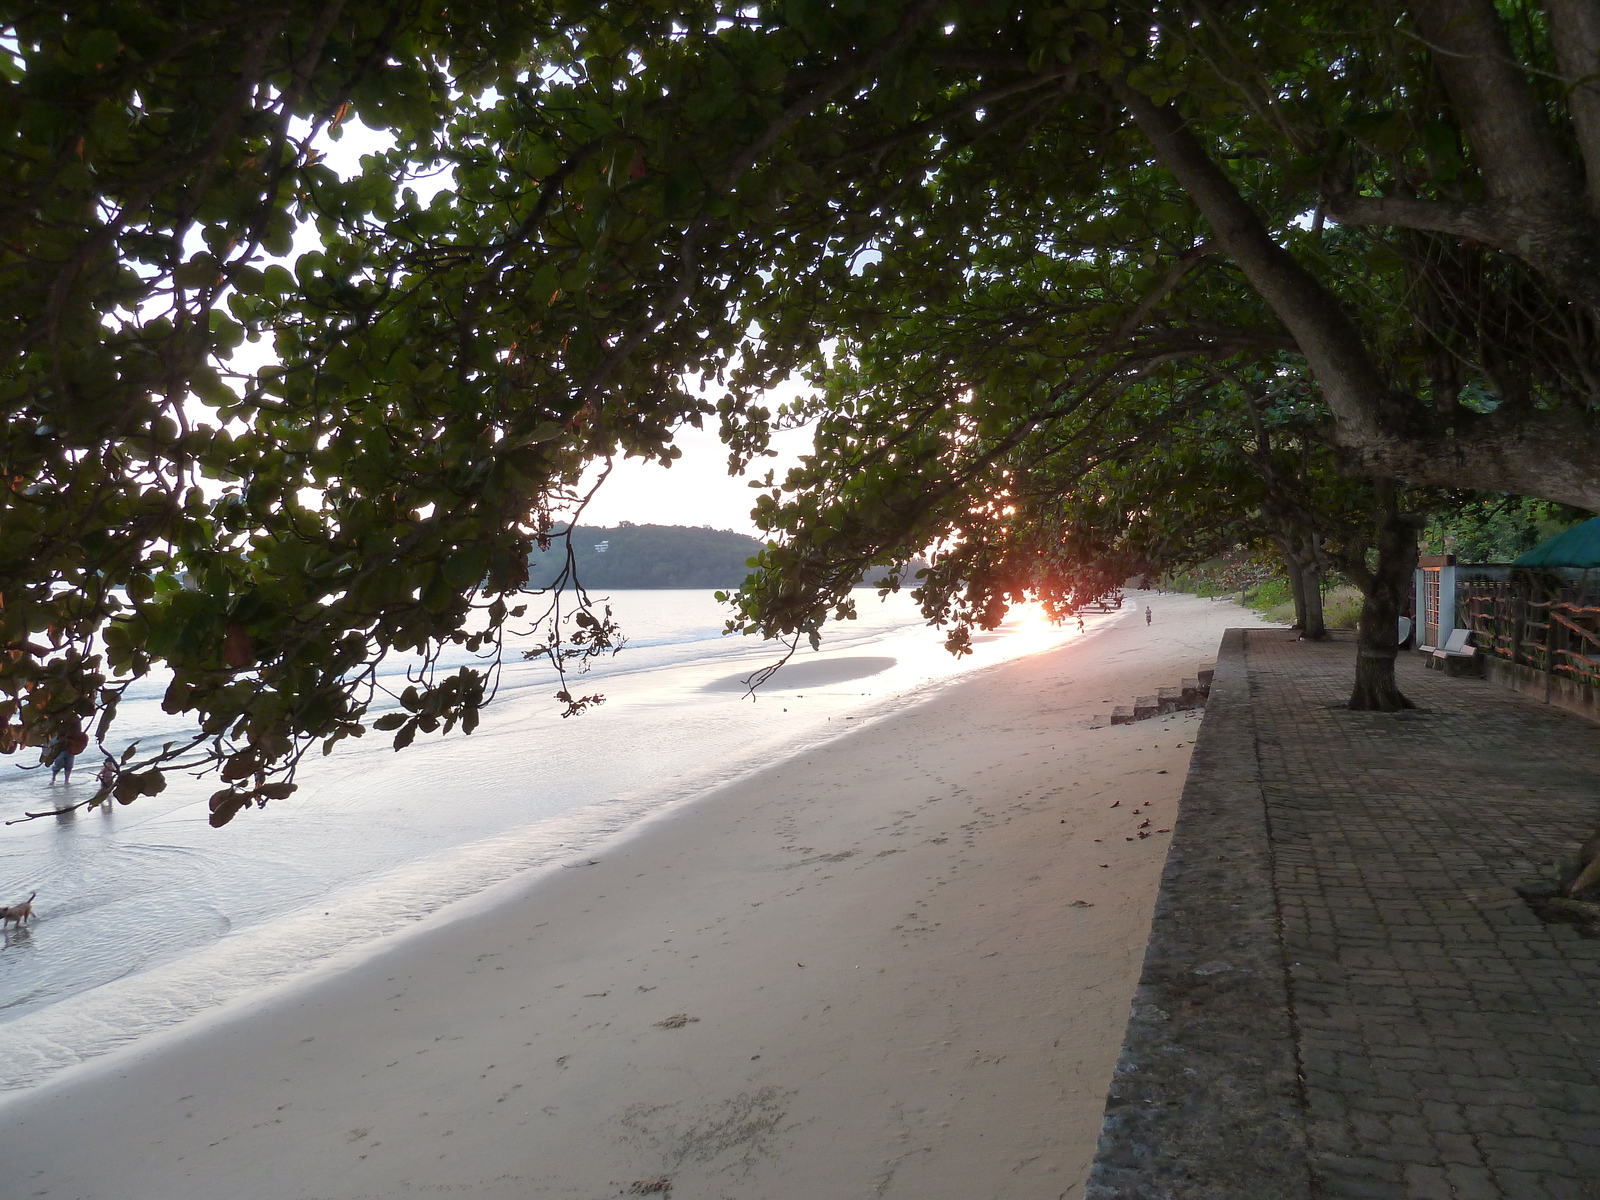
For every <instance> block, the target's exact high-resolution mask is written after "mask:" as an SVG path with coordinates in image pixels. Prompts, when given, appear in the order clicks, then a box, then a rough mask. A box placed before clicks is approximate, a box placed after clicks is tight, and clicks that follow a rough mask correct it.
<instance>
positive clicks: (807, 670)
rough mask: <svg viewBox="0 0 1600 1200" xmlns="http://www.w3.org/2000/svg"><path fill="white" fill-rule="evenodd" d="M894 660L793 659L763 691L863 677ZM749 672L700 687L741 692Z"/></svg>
mask: <svg viewBox="0 0 1600 1200" xmlns="http://www.w3.org/2000/svg"><path fill="white" fill-rule="evenodd" d="M894 664H895V660H894V659H892V658H887V657H882V656H868V655H858V656H856V657H854V658H827V659H823V660H822V661H820V662H792V663H790V664H789V665H788V666H786V667H784V668H783V670H781V671H779V672H778V673H777V674H776V675H774V676H773V677H772V678H771V679H770V680H768V681H767V684H766V686H765V687H763V688H762V689H761V690H762V691H763V692H768V693H771V692H793V691H797V690H799V689H800V688H813V687H827V686H828V685H829V684H832V683H844V682H846V681H848V680H851V679H865V678H866V677H867V676H868V675H876V674H877V673H878V672H879V671H887V670H888V669H889V668H890V667H892V666H894ZM748 678H750V672H749V671H745V672H743V673H742V674H739V675H728V676H726V677H724V678H722V679H718V680H716V681H714V682H712V683H708V684H706V685H705V687H704V688H702V689H701V690H702V691H706V692H742V691H744V690H745V687H746V685H745V680H746V679H748Z"/></svg>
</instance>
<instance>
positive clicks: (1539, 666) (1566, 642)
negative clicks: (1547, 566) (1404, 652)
mask: <svg viewBox="0 0 1600 1200" xmlns="http://www.w3.org/2000/svg"><path fill="white" fill-rule="evenodd" d="M1588 591H1589V589H1588V588H1587V587H1585V588H1583V589H1582V590H1581V591H1575V590H1574V589H1571V588H1555V589H1551V588H1541V587H1540V586H1539V585H1538V584H1537V582H1536V581H1534V580H1518V579H1512V580H1503V581H1496V582H1486V581H1483V582H1480V581H1468V582H1463V583H1461V584H1459V585H1458V589H1457V594H1456V623H1457V624H1458V625H1460V626H1461V627H1462V628H1465V629H1470V630H1472V633H1473V638H1472V643H1473V645H1474V646H1476V647H1477V648H1478V653H1479V654H1492V655H1494V656H1495V657H1497V658H1503V659H1506V660H1508V661H1509V662H1513V663H1516V664H1518V665H1519V666H1524V667H1531V668H1532V669H1533V670H1535V671H1544V672H1547V673H1551V674H1557V675H1564V676H1566V677H1568V678H1570V679H1575V680H1577V681H1578V682H1579V683H1583V684H1587V685H1588V686H1590V687H1600V606H1597V605H1596V604H1594V603H1593V602H1592V601H1591V599H1590V596H1589V594H1588ZM1463 618H1464V619H1463Z"/></svg>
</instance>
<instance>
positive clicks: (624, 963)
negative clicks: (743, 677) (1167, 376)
mask: <svg viewBox="0 0 1600 1200" xmlns="http://www.w3.org/2000/svg"><path fill="white" fill-rule="evenodd" d="M1135 595H1136V597H1137V599H1138V600H1139V602H1140V604H1141V605H1142V604H1143V603H1145V602H1146V601H1148V602H1149V603H1150V604H1152V605H1153V606H1154V608H1155V610H1156V623H1155V625H1154V626H1153V627H1151V628H1148V629H1147V628H1146V627H1145V624H1144V621H1143V618H1142V616H1141V615H1138V614H1136V613H1132V612H1130V614H1129V616H1128V617H1126V618H1122V619H1120V620H1119V621H1117V622H1116V623H1114V624H1112V625H1111V626H1109V627H1108V628H1106V629H1104V630H1103V631H1101V632H1100V633H1098V634H1095V635H1093V636H1091V637H1089V638H1088V639H1086V640H1085V641H1083V642H1082V643H1075V644H1073V645H1071V646H1069V647H1068V648H1066V649H1064V650H1061V651H1056V652H1053V653H1050V654H1045V655H1040V656H1037V657H1034V658H1030V659H1025V660H1022V661H1020V662H1015V663H1011V664H1008V665H1005V666H1001V667H997V668H994V669H992V670H989V671H987V672H985V673H983V674H981V675H979V676H978V677H976V678H974V679H972V680H970V681H968V682H965V683H962V684H958V685H955V686H953V687H951V688H949V689H947V690H946V691H944V692H942V693H940V694H939V695H937V696H936V697H935V698H933V699H932V700H930V701H929V702H927V703H925V704H922V705H919V706H917V707H915V708H913V709H911V710H908V711H905V712H902V713H900V714H899V715H897V716H893V717H890V718H887V719H884V720H882V721H880V722H877V723H875V724H872V725H871V726H869V727H867V728H864V729H862V730H860V731H858V732H855V733H853V734H851V735H849V736H847V737H845V738H843V739H841V740H839V741H836V742H833V743H831V744H829V745H828V746H827V747H825V748H824V749H823V750H820V751H817V752H814V753H812V754H810V755H807V756H803V757H801V758H799V759H795V760H792V761H788V762H783V763H780V764H778V765H776V766H774V767H773V768H771V769H770V770H768V771H766V772H764V773H762V774H760V775H758V776H755V777H753V778H750V779H748V780H745V781H743V782H741V783H738V784H736V785H733V786H731V787H728V788H725V789H723V790H721V791H719V792H717V793H714V794H712V795H709V796H707V797H705V798H704V799H703V800H700V801H698V802H696V803H694V804H692V805H688V806H685V807H683V808H681V809H679V810H677V811H676V812H674V813H672V814H671V815H669V816H668V817H666V818H663V819H661V820H657V821H655V822H652V823H650V824H648V825H647V826H646V827H645V828H643V829H642V830H640V831H638V832H637V833H635V834H634V835H633V836H631V837H629V838H627V839H624V840H622V841H620V842H618V843H617V844H616V845H615V846H613V847H612V848H611V849H609V850H608V851H606V852H604V853H602V854H600V855H599V856H598V857H599V859H600V861H599V862H598V863H597V864H596V865H593V866H580V867H575V868H574V869H570V870H560V871H556V872H554V873H553V874H552V875H549V876H547V877H545V878H542V879H540V880H538V881H536V882H534V883H532V884H530V885H527V886H525V887H522V888H521V889H519V890H517V891H515V892H514V893H513V894H512V895H511V897H510V898H509V899H507V900H505V901H504V902H502V903H499V904H497V905H495V906H493V907H492V908H486V909H482V910H481V911H476V912H471V913H468V914H467V915H464V916H461V917H459V918H455V919H450V920H441V921H437V922H435V923H434V924H433V925H432V926H430V927H428V928H426V929H423V930H421V931H419V932H418V933H416V934H414V935H411V936H408V937H405V938H402V939H399V940H397V941H396V942H395V943H394V944H393V945H392V946H391V947H389V948H388V949H386V950H385V951H383V952H382V953H381V954H378V955H377V956H375V957H373V958H370V959H368V960H366V961H364V962H363V963H361V964H359V965H357V966H354V967H351V968H349V969H347V970H344V971H342V972H339V973H337V974H335V975H332V976H330V977H327V978H322V979H319V980H317V981H315V982H313V983H310V984H302V985H300V986H298V987H294V988H291V989H286V990H284V991H281V992H278V993H276V994H273V995H270V996H267V997H264V998H262V999H260V1000H258V1001H256V1002H254V1003H252V1004H250V1005H245V1006H239V1007H238V1008H236V1009H235V1010H233V1011H231V1012H230V1013H228V1014H226V1015H225V1016H224V1017H223V1018H221V1019H214V1020H210V1021H204V1022H200V1023H198V1025H197V1027H195V1028H193V1029H191V1030H189V1031H187V1032H184V1033H182V1034H181V1035H179V1036H171V1037H165V1038H161V1039H158V1040H157V1041H156V1042H154V1043H152V1044H149V1045H146V1046H143V1047H140V1046H135V1047H133V1048H131V1049H130V1050H128V1051H124V1052H122V1053H120V1054H117V1055H114V1056H111V1057H109V1058H107V1059H103V1060H100V1061H98V1062H96V1063H91V1064H89V1065H87V1066H84V1067H81V1068H76V1069H74V1070H72V1071H70V1072H67V1073H65V1074H64V1075H63V1076H61V1077H60V1078H59V1079H58V1080H57V1081H56V1082H55V1083H53V1084H50V1085H48V1086H46V1087H44V1088H41V1089H37V1090H34V1091H30V1092H26V1093H19V1094H14V1095H13V1096H11V1097H9V1098H7V1099H6V1100H5V1101H4V1102H3V1103H0V1147H3V1149H0V1195H3V1196H6V1197H18V1198H20V1197H24V1196H50V1197H71V1198H74V1200H169V1198H171V1200H177V1198H181V1197H195V1198H203V1200H224V1198H231V1197H238V1198H241V1200H243V1198H249V1200H308V1198H310V1197H328V1198H332V1197H338V1198H340V1200H353V1198H355V1197H381V1198H383V1200H389V1198H394V1197H409V1196H424V1195H426V1196H436V1195H451V1196H468V1197H485V1198H487V1197H496V1198H498V1197H506V1198H512V1197H515V1198H518V1200H524V1198H530V1197H538V1198H545V1197H552V1198H553V1197H571V1198H573V1200H597V1198H599V1197H607V1196H617V1195H619V1194H629V1193H630V1190H632V1191H634V1192H641V1193H642V1192H643V1188H642V1187H635V1185H636V1184H641V1185H642V1184H644V1183H646V1182H648V1181H654V1180H663V1179H665V1180H669V1181H670V1184H671V1192H670V1196H671V1197H676V1198H677V1200H689V1198H691V1197H692V1198H695V1200H701V1198H713V1197H715V1198H722V1197H726V1198H729V1200H733V1198H738V1200H790V1198H792V1200H801V1198H804V1200H823V1198H826V1200H832V1198H834V1197H876V1196H887V1197H906V1198H908V1200H912V1198H915V1200H930V1198H943V1197H948V1198H949V1200H980V1198H987V1197H1029V1198H1034V1197H1038V1198H1049V1200H1054V1198H1056V1197H1076V1196H1078V1195H1079V1194H1081V1191H1082V1186H1083V1180H1084V1178H1085V1175H1086V1174H1087V1170H1088V1165H1089V1161H1090V1158H1091V1155H1092V1153H1093V1148H1094V1141H1095V1138H1096V1136H1097V1134H1098V1132H1099V1126H1100V1115H1101V1109H1102V1105H1103V1103H1104V1096H1105V1090H1106V1086H1107V1083H1108V1081H1109V1079H1110V1076H1111V1069H1112V1065H1113V1063H1114V1062H1115V1059H1116V1054H1117V1049H1118V1046H1119V1045H1120V1043H1121V1039H1122V1028H1123V1024H1124V1021H1125V1020H1126V1016H1127V1009H1128V1003H1129V999H1130V997H1131V995H1132V992H1133V987H1134V984H1135V982H1136V979H1137V975H1138V970H1139V964H1140V961H1141V959H1142V957H1143V952H1144V942H1145V937H1146V933H1147V930H1148V926H1149V920H1150V911H1151V907H1152V904H1153V902H1154V898H1155V889H1156V884H1157V880H1158V877H1159V874H1160V870H1161V864H1162V859H1163V856H1164V854H1165V851H1166V846H1167V843H1168V841H1169V837H1168V836H1167V835H1165V834H1163V835H1159V836H1153V837H1149V838H1147V839H1145V840H1134V841H1127V840H1125V839H1126V838H1128V837H1130V836H1132V835H1133V834H1134V833H1135V829H1136V827H1137V826H1138V825H1139V823H1140V822H1141V821H1143V820H1145V819H1146V815H1135V813H1134V809H1135V808H1139V807H1144V806H1148V813H1147V815H1148V816H1149V819H1150V821H1151V824H1150V827H1149V830H1150V831H1153V830H1156V829H1169V828H1170V827H1171V825H1172V823H1173V818H1174V816H1175V815H1176V808H1177V805H1176V801H1177V798H1178V794H1179V791H1180V789H1181V787H1182V781H1183V772H1184V769H1185V767H1186V765H1187V762H1188V756H1189V743H1190V742H1191V740H1192V738H1193V735H1194V731H1195V729H1196V727H1197V724H1198V722H1197V721H1196V719H1195V716H1196V714H1180V715H1175V716H1171V717H1164V718H1160V719H1157V720H1152V721H1145V722H1141V723H1140V724H1137V725H1131V726H1119V727H1115V728H1106V729H1090V728H1088V723H1089V718H1090V717H1092V716H1093V715H1094V714H1096V713H1099V712H1107V711H1109V709H1110V707H1111V704H1112V703H1119V704H1125V703H1130V702H1131V701H1132V699H1133V697H1134V696H1135V695H1136V694H1149V693H1153V692H1154V691H1155V689H1156V688H1157V687H1158V686H1161V685H1170V684H1176V683H1177V682H1179V680H1180V678H1181V677H1183V676H1186V675H1192V674H1193V673H1194V670H1195V668H1196V667H1197V666H1199V665H1200V664H1201V663H1202V662H1208V661H1210V659H1211V657H1212V656H1213V655H1214V653H1215V649H1216V645H1217V642H1218V640H1219V638H1220V636H1221V632H1222V630H1223V629H1224V628H1225V627H1226V626H1228V625H1240V624H1251V623H1253V622H1252V620H1251V619H1250V617H1249V615H1248V614H1246V613H1243V612H1241V610H1239V609H1238V608H1236V607H1234V606H1233V605H1231V604H1223V603H1210V602H1207V601H1204V600H1196V599H1193V598H1189V597H1178V596H1154V595H1153V594H1152V595H1150V596H1145V595H1143V594H1137V593H1136V594H1135ZM1179 743H1182V745H1181V746H1180V744H1179ZM1113 801H1120V807H1117V808H1112V807H1111V805H1112V803H1113ZM1147 832H1148V831H1147ZM1101 864H1107V865H1105V866H1102V865H1101ZM1080 901H1081V902H1083V904H1084V905H1087V907H1083V906H1079V905H1078V902H1080ZM643 1194H650V1193H643Z"/></svg>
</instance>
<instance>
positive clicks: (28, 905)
mask: <svg viewBox="0 0 1600 1200" xmlns="http://www.w3.org/2000/svg"><path fill="white" fill-rule="evenodd" d="M38 894H39V893H38V892H35V893H34V894H33V896H37V895H38ZM33 896H29V897H28V898H27V899H26V900H24V901H23V902H22V903H21V904H13V905H11V906H10V907H9V908H8V907H6V906H4V905H0V929H4V928H5V927H6V926H7V925H10V924H13V923H15V924H16V926H17V928H19V929H20V928H22V926H24V925H26V924H27V923H28V922H29V921H31V920H33Z"/></svg>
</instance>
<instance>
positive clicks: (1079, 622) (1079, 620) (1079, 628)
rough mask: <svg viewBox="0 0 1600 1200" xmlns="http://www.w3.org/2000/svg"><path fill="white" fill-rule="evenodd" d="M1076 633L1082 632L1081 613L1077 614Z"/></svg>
mask: <svg viewBox="0 0 1600 1200" xmlns="http://www.w3.org/2000/svg"><path fill="white" fill-rule="evenodd" d="M1078 632H1079V633H1082V632H1083V614H1082V613H1079V614H1078Z"/></svg>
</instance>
